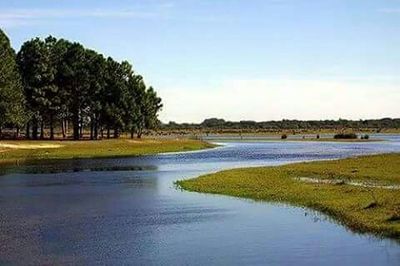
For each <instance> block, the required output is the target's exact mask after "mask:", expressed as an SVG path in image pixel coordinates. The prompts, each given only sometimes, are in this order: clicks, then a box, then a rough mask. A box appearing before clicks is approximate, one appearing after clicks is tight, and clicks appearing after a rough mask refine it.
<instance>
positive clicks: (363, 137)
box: [361, 134, 369, 139]
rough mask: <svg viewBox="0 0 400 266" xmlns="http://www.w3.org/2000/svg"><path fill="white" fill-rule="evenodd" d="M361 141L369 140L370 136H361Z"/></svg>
mask: <svg viewBox="0 0 400 266" xmlns="http://www.w3.org/2000/svg"><path fill="white" fill-rule="evenodd" d="M361 139H369V135H368V134H365V135H364V136H361Z"/></svg>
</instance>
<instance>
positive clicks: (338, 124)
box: [162, 118, 400, 131]
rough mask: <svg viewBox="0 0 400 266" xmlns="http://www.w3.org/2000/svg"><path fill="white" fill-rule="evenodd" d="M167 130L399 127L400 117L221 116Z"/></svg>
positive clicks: (164, 127) (168, 127)
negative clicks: (275, 118)
mask: <svg viewBox="0 0 400 266" xmlns="http://www.w3.org/2000/svg"><path fill="white" fill-rule="evenodd" d="M162 128H163V129H166V130H179V129H233V130H238V129H250V130H296V129H299V130H319V129H332V130H337V129H345V128H351V129H375V130H377V131H379V130H381V129H399V128H400V119H399V118H397V119H393V118H382V119H367V120H346V119H339V120H286V119H284V120H280V121H263V122H256V121H251V120H243V121H226V120H224V119H220V118H208V119H205V120H204V121H203V122H202V123H199V124H194V123H193V124H189V123H182V124H178V123H175V122H169V123H168V124H164V125H162Z"/></svg>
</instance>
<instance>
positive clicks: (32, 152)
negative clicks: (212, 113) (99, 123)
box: [0, 139, 215, 164]
mask: <svg viewBox="0 0 400 266" xmlns="http://www.w3.org/2000/svg"><path fill="white" fill-rule="evenodd" d="M0 144H12V146H17V145H21V146H22V147H24V148H23V149H22V148H20V149H18V148H13V149H10V148H3V149H2V151H1V152H0V164H8V163H16V162H23V161H37V160H42V159H74V158H106V157H124V156H125V157H126V156H139V155H150V154H158V153H164V152H179V151H191V150H200V149H205V148H211V147H214V146H215V145H213V144H210V143H207V142H204V141H199V140H188V139H142V140H131V139H111V140H102V141H24V140H23V141H0ZM50 144H51V145H53V146H54V145H59V146H60V147H58V148H31V149H29V146H31V147H37V146H38V145H43V146H45V147H46V145H50Z"/></svg>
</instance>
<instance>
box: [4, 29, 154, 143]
mask: <svg viewBox="0 0 400 266" xmlns="http://www.w3.org/2000/svg"><path fill="white" fill-rule="evenodd" d="M161 107H162V104H161V99H160V98H159V97H158V96H157V94H156V92H155V91H154V89H153V88H152V87H147V86H146V85H145V83H144V80H143V78H142V77H141V76H140V75H137V74H136V73H135V72H134V71H133V69H132V65H130V64H129V63H128V62H127V61H123V62H117V61H115V60H114V59H112V58H111V57H108V58H105V57H104V56H103V55H101V54H99V53H97V52H96V51H93V50H90V49H87V48H85V47H84V46H82V45H81V44H79V43H77V42H70V41H68V40H64V39H56V38H54V37H52V36H49V37H47V38H46V39H44V40H43V39H40V38H35V39H31V40H29V41H27V42H25V43H24V44H23V45H22V47H21V49H20V51H19V52H18V53H17V54H16V53H15V52H14V50H13V49H12V48H11V45H10V41H9V39H8V37H7V36H6V34H5V33H4V32H3V31H2V30H0V138H1V137H2V135H3V134H2V132H4V129H5V128H7V129H13V131H14V132H15V135H16V137H17V136H19V135H20V132H24V134H23V135H24V136H25V137H26V138H32V139H39V138H40V139H43V138H45V137H46V133H47V135H48V138H50V139H53V138H54V136H55V133H54V132H55V128H57V129H60V131H61V132H62V133H61V134H62V137H63V138H67V137H69V136H68V132H69V130H68V128H69V126H68V124H72V137H73V139H80V138H82V136H83V134H84V129H85V130H88V131H90V138H91V139H97V138H98V137H103V135H104V137H108V138H110V137H111V136H110V135H111V133H112V134H113V137H118V136H119V135H120V132H122V131H125V132H130V133H131V137H133V136H137V137H141V135H142V133H143V131H144V130H146V129H152V128H155V127H156V126H157V125H158V124H159V121H158V118H157V116H158V112H159V111H160V109H161ZM2 129H3V131H2ZM22 130H23V131H22Z"/></svg>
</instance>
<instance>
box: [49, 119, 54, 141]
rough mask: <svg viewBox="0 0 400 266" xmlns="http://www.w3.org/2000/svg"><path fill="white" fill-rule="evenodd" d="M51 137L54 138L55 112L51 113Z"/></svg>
mask: <svg viewBox="0 0 400 266" xmlns="http://www.w3.org/2000/svg"><path fill="white" fill-rule="evenodd" d="M50 139H51V140H53V139H54V125H53V114H51V115H50Z"/></svg>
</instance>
